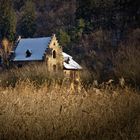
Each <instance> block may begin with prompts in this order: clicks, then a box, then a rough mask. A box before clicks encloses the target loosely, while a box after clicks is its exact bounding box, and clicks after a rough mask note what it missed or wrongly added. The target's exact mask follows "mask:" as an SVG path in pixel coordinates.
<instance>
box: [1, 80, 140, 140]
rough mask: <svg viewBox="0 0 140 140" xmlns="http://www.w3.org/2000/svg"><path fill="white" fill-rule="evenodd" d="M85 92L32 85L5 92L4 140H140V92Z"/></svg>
mask: <svg viewBox="0 0 140 140" xmlns="http://www.w3.org/2000/svg"><path fill="white" fill-rule="evenodd" d="M80 88H81V89H80V90H81V91H80V92H76V91H73V90H71V88H70V86H69V85H67V86H63V87H62V86H60V85H58V84H56V83H53V82H52V83H51V86H50V87H49V88H48V84H47V83H44V84H43V85H42V86H41V87H40V88H36V85H35V84H34V82H30V81H29V80H26V81H20V82H19V83H18V84H16V86H15V88H11V87H7V88H3V87H0V139H2V140H3V139H6V140H11V139H17V140H24V139H34V140H40V139H44V140H45V139H47V140H48V139H55V140H59V139H63V140H71V139H75V140H78V139H79V140H85V139H89V140H90V139H91V140H93V139H94V140H99V139H100V140H112V139H128V140H139V138H140V135H139V131H140V118H139V116H140V110H139V108H140V96H139V94H138V93H136V92H135V91H133V90H131V89H128V88H126V89H115V90H98V89H95V88H90V89H88V91H87V90H84V88H82V87H80Z"/></svg>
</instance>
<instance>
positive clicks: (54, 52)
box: [53, 50, 56, 58]
mask: <svg viewBox="0 0 140 140" xmlns="http://www.w3.org/2000/svg"><path fill="white" fill-rule="evenodd" d="M53 58H56V51H55V50H54V51H53Z"/></svg>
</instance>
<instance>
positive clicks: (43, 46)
mask: <svg viewBox="0 0 140 140" xmlns="http://www.w3.org/2000/svg"><path fill="white" fill-rule="evenodd" d="M50 41H51V37H41V38H28V39H21V40H20V41H19V43H18V45H17V47H16V49H15V57H14V59H13V61H39V60H43V56H44V53H45V51H46V50H47V48H48V47H49V43H50ZM27 50H29V51H31V53H32V54H31V56H30V57H27V56H26V52H27Z"/></svg>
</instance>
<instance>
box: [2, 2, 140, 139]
mask: <svg viewBox="0 0 140 140" xmlns="http://www.w3.org/2000/svg"><path fill="white" fill-rule="evenodd" d="M52 34H56V35H57V38H58V39H59V43H60V45H61V46H62V47H63V50H64V52H66V53H68V54H70V55H71V56H73V57H74V59H75V60H76V61H77V62H79V63H80V64H81V66H82V67H83V70H82V73H81V80H80V82H79V83H76V84H77V85H76V84H73V83H72V82H71V81H70V80H67V79H66V78H65V77H64V76H63V73H60V72H59V74H58V73H48V72H47V66H46V65H29V66H25V67H22V68H11V67H9V59H8V58H7V54H6V53H7V52H10V50H11V49H12V47H13V46H14V45H15V41H16V40H17V38H18V36H19V35H21V36H22V37H23V38H28V37H30V38H31V37H43V36H51V35H52ZM5 39H8V40H9V42H10V43H9V44H10V45H9V46H11V48H10V47H9V48H7V47H6V46H7V45H3V42H4V41H5ZM0 48H1V49H0V50H2V52H3V56H4V62H3V63H4V66H3V67H2V66H0V140H15V139H16V140H140V90H139V89H140V2H139V0H0ZM0 53H1V51H0ZM120 78H121V79H122V80H121V82H120ZM112 81H114V83H113V82H112ZM118 83H120V85H119V84H118ZM121 83H122V84H121Z"/></svg>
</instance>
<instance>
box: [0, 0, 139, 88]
mask: <svg viewBox="0 0 140 140" xmlns="http://www.w3.org/2000/svg"><path fill="white" fill-rule="evenodd" d="M139 11H140V3H139V1H138V0H127V1H125V0H121V1H118V0H86V1H84V0H71V1H69V0H65V1H60V0H40V1H36V0H13V1H11V0H8V1H6V2H5V1H4V0H1V1H0V15H1V17H2V18H1V19H0V40H2V39H3V38H4V37H6V38H8V39H9V40H13V41H15V39H16V38H17V36H18V35H22V37H41V36H51V35H52V34H53V33H55V34H56V35H57V37H58V39H59V42H60V45H61V46H63V49H64V51H66V52H68V53H69V54H72V56H74V57H75V59H77V60H78V61H79V62H81V64H82V65H83V66H85V67H87V69H88V70H90V73H91V72H93V74H94V75H95V77H94V79H97V80H98V81H106V80H108V79H110V78H111V79H116V78H117V79H119V78H120V77H124V78H126V81H129V83H131V85H136V86H139V84H138V82H139V81H140V79H139V76H134V75H137V73H140V71H139V69H138V68H136V69H137V70H133V69H135V67H136V66H137V63H136V61H134V60H130V59H131V58H136V56H137V57H138V54H140V52H139V49H138V48H139V44H140V42H139V37H138V36H139V32H140V31H139V28H140V18H139V17H140V16H139ZM128 36H129V38H128ZM131 40H133V41H132V42H133V43H131ZM122 46H123V49H122ZM128 46H129V47H128ZM128 48H129V50H132V51H133V50H135V52H134V51H133V53H130V52H131V51H129V54H128V55H129V56H132V57H129V59H125V58H124V59H125V60H124V61H125V62H124V63H125V65H121V61H122V59H123V54H125V53H126V50H127V49H128ZM122 51H123V52H122ZM127 53H128V51H127ZM135 53H136V54H135ZM116 56H117V59H115V57H116ZM130 61H131V63H133V64H131V66H130ZM116 63H118V64H116ZM124 63H123V64H124ZM132 65H133V66H132ZM134 65H135V66H134ZM125 67H129V70H128V74H126V72H124V71H125V70H126V69H125V70H123V71H121V69H124V68H125ZM132 73H133V74H132ZM132 77H133V78H132ZM130 81H131V82H130Z"/></svg>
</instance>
